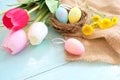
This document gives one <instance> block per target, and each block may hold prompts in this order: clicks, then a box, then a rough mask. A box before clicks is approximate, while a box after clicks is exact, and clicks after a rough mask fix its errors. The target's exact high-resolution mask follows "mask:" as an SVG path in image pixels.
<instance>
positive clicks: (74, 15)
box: [68, 7, 81, 23]
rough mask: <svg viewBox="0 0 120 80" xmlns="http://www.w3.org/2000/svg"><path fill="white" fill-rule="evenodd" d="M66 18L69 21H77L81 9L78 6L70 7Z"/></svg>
mask: <svg viewBox="0 0 120 80" xmlns="http://www.w3.org/2000/svg"><path fill="white" fill-rule="evenodd" d="M68 18H69V22H70V23H77V22H78V21H79V20H80V18H81V10H80V9H79V8H78V7H74V8H72V9H70V11H69V15H68Z"/></svg>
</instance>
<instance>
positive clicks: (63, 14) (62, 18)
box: [55, 7, 68, 23]
mask: <svg viewBox="0 0 120 80" xmlns="http://www.w3.org/2000/svg"><path fill="white" fill-rule="evenodd" d="M55 16H56V18H57V20H58V21H59V22H61V23H67V22H68V12H67V10H66V9H65V8H63V7H59V8H58V9H57V10H56V12H55Z"/></svg>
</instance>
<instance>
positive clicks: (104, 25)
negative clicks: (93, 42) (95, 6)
mask: <svg viewBox="0 0 120 80" xmlns="http://www.w3.org/2000/svg"><path fill="white" fill-rule="evenodd" d="M111 26H112V21H111V20H110V19H109V18H103V20H101V22H100V24H99V27H100V28H101V29H107V28H110V27H111Z"/></svg>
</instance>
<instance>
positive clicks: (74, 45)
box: [65, 38, 85, 55]
mask: <svg viewBox="0 0 120 80" xmlns="http://www.w3.org/2000/svg"><path fill="white" fill-rule="evenodd" d="M65 50H66V51H67V52H69V53H70V54H73V55H82V54H83V53H84V52H85V48H84V46H83V44H82V43H81V42H80V41H79V40H77V39H74V38H70V39H68V40H67V41H66V42H65Z"/></svg>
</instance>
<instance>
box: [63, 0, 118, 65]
mask: <svg viewBox="0 0 120 80" xmlns="http://www.w3.org/2000/svg"><path fill="white" fill-rule="evenodd" d="M76 1H77V5H78V6H79V7H80V8H82V9H84V10H85V11H87V12H88V14H89V18H90V16H91V15H93V12H92V10H93V11H95V12H98V13H104V14H105V15H107V16H108V17H112V16H117V17H119V19H120V0H61V4H62V3H64V4H68V5H70V6H72V7H74V6H76ZM86 1H87V3H86ZM86 4H87V5H88V8H89V9H88V8H87V7H86ZM63 35H64V36H65V39H67V38H71V37H74V38H77V39H79V40H80V41H81V42H82V43H83V44H84V46H85V54H84V55H83V56H74V55H70V54H69V53H67V52H66V59H67V60H72V61H74V60H85V61H89V62H91V61H102V62H107V63H111V64H120V22H119V23H118V25H116V26H114V27H112V28H109V29H106V30H99V29H98V30H95V32H94V33H93V35H91V36H83V34H82V32H81V31H79V32H77V33H75V34H63Z"/></svg>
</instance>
